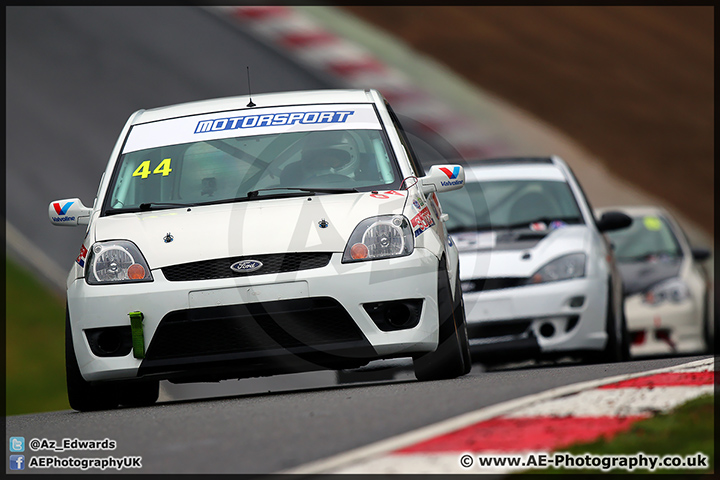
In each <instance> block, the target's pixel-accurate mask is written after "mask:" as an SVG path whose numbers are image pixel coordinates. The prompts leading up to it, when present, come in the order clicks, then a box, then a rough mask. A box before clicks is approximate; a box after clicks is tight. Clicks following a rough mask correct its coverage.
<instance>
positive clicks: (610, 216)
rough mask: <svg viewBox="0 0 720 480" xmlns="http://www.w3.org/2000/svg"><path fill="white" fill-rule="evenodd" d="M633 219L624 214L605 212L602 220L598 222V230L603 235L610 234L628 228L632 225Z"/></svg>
mask: <svg viewBox="0 0 720 480" xmlns="http://www.w3.org/2000/svg"><path fill="white" fill-rule="evenodd" d="M632 222H633V220H632V217H630V216H629V215H627V214H624V213H622V212H615V211H612V212H605V213H603V215H602V217H600V220H598V221H597V224H596V225H597V228H598V230H600V231H601V232H602V233H605V232H610V231H612V230H620V229H623V228H627V227H629V226H630V225H632Z"/></svg>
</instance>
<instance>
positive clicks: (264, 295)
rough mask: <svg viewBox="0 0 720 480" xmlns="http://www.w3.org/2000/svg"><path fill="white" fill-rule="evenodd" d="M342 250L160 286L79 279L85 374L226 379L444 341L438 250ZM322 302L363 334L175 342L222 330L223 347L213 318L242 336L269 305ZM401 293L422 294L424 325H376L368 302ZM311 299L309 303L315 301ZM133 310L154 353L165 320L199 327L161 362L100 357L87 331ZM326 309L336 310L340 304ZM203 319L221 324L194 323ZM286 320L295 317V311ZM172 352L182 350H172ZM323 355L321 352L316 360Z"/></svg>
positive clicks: (115, 322)
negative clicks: (372, 255)
mask: <svg viewBox="0 0 720 480" xmlns="http://www.w3.org/2000/svg"><path fill="white" fill-rule="evenodd" d="M341 257H342V254H340V253H335V254H333V255H332V257H331V260H330V263H329V264H328V265H327V266H325V267H322V268H315V269H311V270H301V271H296V272H286V273H278V274H267V275H255V276H247V277H235V278H225V279H213V280H198V281H175V282H171V281H168V280H167V279H166V278H165V277H164V275H163V273H162V271H161V270H160V269H156V270H153V271H152V274H153V277H154V281H153V282H151V283H136V284H124V285H88V284H87V283H86V282H85V281H84V279H82V278H80V279H77V280H76V281H75V282H73V283H72V284H71V285H70V287H69V288H68V308H69V313H70V319H71V328H72V337H73V343H74V347H75V352H76V356H77V360H78V365H79V367H80V371H81V373H82V375H83V377H84V378H85V380H87V381H102V380H124V379H133V378H137V377H138V376H143V375H145V376H148V377H150V376H152V377H153V378H169V379H180V378H191V379H192V380H186V381H195V380H200V379H202V378H208V379H212V380H218V379H221V378H242V377H250V376H260V375H270V374H275V373H284V372H293V371H308V370H313V369H321V368H330V367H331V366H332V365H334V363H333V361H331V362H329V363H328V361H327V360H328V357H327V355H331V356H332V359H334V360H337V361H339V363H338V365H342V364H343V361H342V358H344V359H347V362H346V363H349V364H353V363H359V364H360V365H361V364H363V363H366V362H367V361H369V360H375V359H381V358H392V357H401V356H411V355H414V354H417V353H423V352H428V351H433V350H434V349H435V348H436V347H437V342H438V323H439V322H438V317H437V311H438V306H437V298H436V297H437V269H438V260H437V257H435V256H434V255H433V254H432V253H431V252H429V251H428V250H425V249H422V248H416V249H415V251H414V252H413V254H412V255H409V256H407V257H400V258H395V259H387V260H376V261H370V262H360V263H352V264H342V263H341ZM322 299H329V300H327V301H331V302H335V304H336V305H337V308H338V309H337V310H334V311H335V312H336V313H342V311H344V312H345V314H346V315H347V317H348V318H349V319H350V320H349V321H350V322H351V323H353V324H354V327H353V328H355V329H356V330H357V331H358V336H357V338H355V339H354V340H353V339H350V338H346V340H348V341H345V342H335V343H333V342H331V341H322V342H320V343H322V345H320V346H318V345H301V344H300V345H293V348H290V349H287V348H282V347H283V345H287V342H284V341H283V340H282V338H280V339H278V338H275V339H274V340H275V341H276V343H277V345H274V344H272V343H271V342H269V341H268V343H266V344H264V346H261V347H259V349H258V348H255V349H254V350H252V351H251V352H250V351H247V350H246V351H242V352H240V351H239V352H232V351H228V349H227V345H226V344H225V345H224V347H223V348H221V349H220V350H219V351H218V354H217V355H213V354H208V348H205V349H204V350H202V352H200V354H198V351H192V348H189V349H188V352H187V355H183V354H180V355H178V354H179V353H181V352H182V348H178V346H177V345H175V344H176V342H179V341H187V342H189V343H188V345H190V346H193V345H197V344H198V343H202V342H204V343H205V344H207V343H208V342H210V343H211V342H212V341H213V340H212V338H211V337H212V336H213V335H217V334H220V337H221V338H219V339H217V340H216V341H217V342H218V344H219V345H220V344H222V341H224V340H227V339H226V336H227V335H230V334H228V333H227V330H223V331H222V332H219V331H218V330H217V329H216V328H213V321H215V322H216V323H215V325H218V323H217V321H218V318H220V317H229V318H230V321H229V322H230V323H225V324H223V325H224V327H223V328H231V330H232V331H235V332H236V333H237V338H241V337H242V336H243V335H244V332H245V331H244V330H242V329H243V328H245V326H246V324H245V323H243V322H246V321H251V320H253V318H254V317H257V312H258V310H257V308H258V306H263V305H267V306H268V307H269V309H265V311H269V312H270V315H269V317H270V318H271V320H272V318H273V317H274V316H276V315H281V313H282V312H279V311H273V310H272V309H273V308H278V306H283V308H285V307H286V306H287V305H288V303H287V302H290V304H292V302H293V301H294V302H296V303H297V302H300V304H302V305H300V306H299V307H297V306H295V307H292V308H295V309H296V310H298V309H299V310H302V311H304V312H305V313H304V314H303V315H304V316H305V317H304V318H311V317H312V315H309V316H308V311H310V312H312V310H313V309H314V308H318V310H317V311H318V312H319V311H320V309H319V307H314V306H313V305H315V304H314V303H312V302H318V301H319V302H321V304H322V302H323V301H325V300H322ZM396 299H422V310H421V313H420V318H419V322H418V323H417V325H416V326H415V327H412V328H409V329H403V330H395V331H383V330H381V329H380V328H378V326H377V325H376V324H375V323H374V322H373V320H372V318H371V317H370V315H369V314H368V312H367V311H366V309H365V308H364V307H363V304H366V303H373V302H382V301H392V300H396ZM303 302H305V303H303ZM307 302H310V304H309V307H308V304H307ZM303 305H304V306H303ZM322 305H326V306H327V304H322ZM322 305H321V306H322ZM250 306H252V307H251V308H250V309H249V310H250V311H249V310H248V307H250ZM223 307H227V308H224V309H223ZM228 308H229V309H230V310H228ZM253 309H255V310H253ZM261 310H262V308H261ZM286 310H287V308H286ZM134 311H139V312H142V314H143V317H144V321H143V333H144V347H145V351H146V352H147V354H148V356H150V355H151V354H153V352H154V351H155V352H157V351H162V349H160V348H159V347H158V344H153V340H154V339H155V336H156V334H157V333H158V331H159V330H158V329H159V326H160V325H161V322H162V325H165V326H167V325H168V322H170V323H173V322H176V321H178V320H177V319H178V318H180V317H182V319H181V320H180V321H181V322H185V323H184V324H183V325H184V326H185V327H188V328H190V330H189V332H190V333H189V334H188V331H187V330H186V331H184V333H185V335H184V336H182V337H177V338H176V337H170V338H169V339H168V338H165V341H164V342H163V343H164V344H165V347H166V349H165V356H162V355H160V356H157V355H156V360H158V361H155V362H151V361H150V360H151V359H150V358H146V359H145V360H142V359H139V358H135V357H134V356H133V353H132V352H131V353H129V354H127V355H123V356H118V357H105V356H98V355H95V354H93V352H92V349H91V348H90V344H89V343H88V339H87V335H86V334H85V330H88V329H95V328H100V327H116V326H122V325H130V319H129V317H128V314H129V313H130V312H134ZM228 311H230V313H228ZM248 311H249V315H245V316H243V315H242V314H241V313H238V312H245V313H248ZM327 311H329V312H331V313H332V311H333V310H332V308H331V309H330V310H327ZM207 312H211V313H210V314H208V313H207ZM233 312H235V313H233ZM253 312H254V313H253ZM273 312H274V313H273ZM286 313H287V312H286ZM286 316H287V315H286ZM279 318H280V317H277V318H276V319H279ZM331 318H334V317H333V316H332V315H330V316H329V317H327V321H328V322H329V321H331V320H330V319H331ZM168 319H170V320H168ZM204 320H212V321H207V322H205V323H204V324H202V326H200V327H199V328H194V326H197V324H198V322H203V321H204ZM283 322H292V315H290V317H289V319H288V318H286V319H284V320H283ZM274 323H275V324H276V325H280V326H281V328H280V329H279V331H281V330H283V329H285V330H287V328H285V327H282V322H280V321H278V322H274ZM228 325H229V327H228ZM288 325H291V323H285V326H286V327H287V326H288ZM206 326H207V327H208V328H205V327H206ZM316 327H317V322H316ZM238 328H239V329H240V330H238ZM206 330H207V334H206ZM260 330H263V331H262V332H260V333H259V334H258V335H265V334H267V333H268V329H267V328H265V327H261V328H260ZM321 330H322V328H315V333H317V334H318V335H321V332H320V331H321ZM253 331H256V332H257V331H259V330H258V329H257V328H255V330H253ZM315 333H313V334H312V335H314V334H315ZM303 335H311V334H309V333H307V332H300V333H298V332H295V333H294V334H293V335H291V336H292V337H293V338H295V339H298V338H305V337H303ZM312 335H311V336H312ZM270 336H271V337H272V336H273V334H272V333H271V334H270ZM275 336H280V337H282V336H283V334H282V332H280V333H278V334H277V335H275ZM158 338H160V337H158ZM312 338H317V336H312ZM343 338H344V337H343ZM353 342H354V343H353ZM226 343H227V342H226ZM168 345H170V347H168ZM173 345H174V347H173ZM276 347H279V348H276ZM305 347H309V349H308V348H305ZM168 348H169V349H170V350H168ZM173 349H174V350H173ZM168 351H171V352H173V353H170V354H168V353H167V352H168ZM315 353H318V354H320V357H321V358H319V359H318V358H316V357H315V356H314V354H315ZM168 355H169V356H168ZM338 357H342V358H340V359H339V358H338ZM160 360H161V361H160Z"/></svg>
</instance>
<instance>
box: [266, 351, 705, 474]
mask: <svg viewBox="0 0 720 480" xmlns="http://www.w3.org/2000/svg"><path fill="white" fill-rule="evenodd" d="M714 360H715V359H714V358H713V357H711V358H706V359H702V360H696V361H694V362H689V363H686V364H682V365H675V366H672V367H666V368H659V369H656V370H650V371H646V372H639V373H628V374H623V375H617V376H614V377H608V378H602V379H597V380H589V381H586V382H581V383H576V384H573V385H565V386H562V387H557V388H552V389H550V390H546V391H544V392H540V393H535V394H532V395H527V396H525V397H521V398H516V399H513V400H509V401H507V402H502V403H499V404H497V405H492V406H490V407H485V408H481V409H479V410H475V411H473V412H468V413H465V414H462V415H459V416H457V417H454V418H450V419H448V420H444V421H441V422H438V423H435V424H433V425H429V426H427V427H423V428H420V429H417V430H414V431H411V432H407V433H403V434H400V435H397V436H395V437H391V438H388V439H385V440H380V441H379V442H375V443H372V444H370V445H366V446H363V447H360V448H356V449H354V450H350V451H348V452H344V453H340V454H338V455H334V456H332V457H328V458H325V459H321V460H317V461H315V462H310V463H307V464H305V465H301V466H299V467H296V468H292V469H289V470H285V471H283V472H280V474H303V475H310V474H319V473H330V472H332V471H335V470H338V469H340V468H341V467H347V466H349V465H350V464H352V463H355V462H357V461H360V460H362V459H364V458H367V457H371V456H375V455H379V454H382V453H386V452H390V451H393V450H397V449H399V448H402V447H405V446H408V445H412V444H414V443H418V442H421V441H423V440H427V439H429V438H433V437H437V436H439V435H443V434H445V433H449V432H452V431H455V430H458V429H460V428H462V427H465V426H467V425H472V424H474V423H478V422H481V421H483V420H488V419H490V418H493V417H496V416H498V415H502V414H504V413H506V412H511V411H513V410H516V409H519V408H522V407H527V406H529V405H532V404H533V403H536V402H539V401H543V400H547V399H550V398H555V397H560V396H563V395H569V394H572V393H577V392H580V391H582V390H587V389H591V388H595V387H598V386H600V385H607V384H610V383H615V382H619V381H622V380H627V379H630V378H637V377H645V376H648V375H654V374H658V373H664V372H671V371H677V370H684V369H685V368H693V367H697V366H700V365H707V364H713V363H714Z"/></svg>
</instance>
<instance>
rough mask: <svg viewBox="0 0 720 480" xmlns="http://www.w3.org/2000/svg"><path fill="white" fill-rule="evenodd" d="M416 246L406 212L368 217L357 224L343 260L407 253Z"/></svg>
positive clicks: (386, 256)
mask: <svg viewBox="0 0 720 480" xmlns="http://www.w3.org/2000/svg"><path fill="white" fill-rule="evenodd" d="M414 248H415V237H413V233H412V228H410V222H409V221H408V219H407V218H406V217H405V216H404V215H382V216H379V217H371V218H366V219H365V220H363V221H362V222H360V223H359V224H358V226H357V227H355V230H353V233H352V235H350V240H348V243H347V246H346V247H345V252H343V258H342V262H343V263H349V262H364V261H366V260H378V259H381V258H391V257H404V256H405V255H410V254H411V253H412V252H413V250H414Z"/></svg>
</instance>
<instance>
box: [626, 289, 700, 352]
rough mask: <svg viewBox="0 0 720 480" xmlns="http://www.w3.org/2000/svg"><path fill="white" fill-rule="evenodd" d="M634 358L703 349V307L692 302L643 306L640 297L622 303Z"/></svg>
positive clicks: (687, 300)
mask: <svg viewBox="0 0 720 480" xmlns="http://www.w3.org/2000/svg"><path fill="white" fill-rule="evenodd" d="M625 315H626V317H627V325H628V332H629V333H630V339H631V341H632V342H633V343H632V344H631V345H630V354H631V355H633V356H643V355H665V354H677V353H696V352H703V351H705V349H706V345H705V340H704V336H703V312H702V306H701V305H698V304H697V302H695V301H694V300H693V299H692V298H688V299H685V300H683V301H682V302H679V303H673V302H664V303H662V304H660V305H648V304H646V303H643V301H642V296H641V295H632V296H630V297H627V298H626V299H625Z"/></svg>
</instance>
